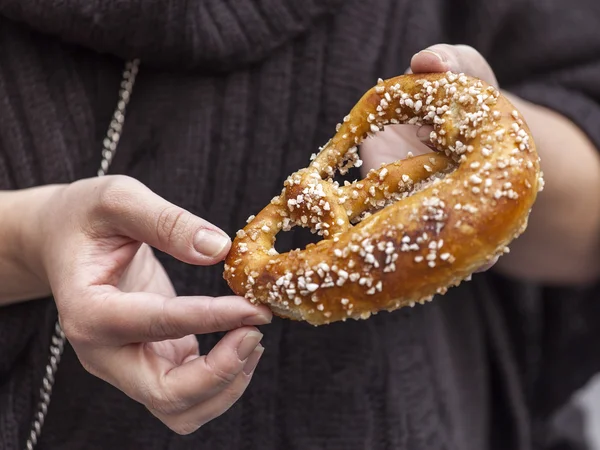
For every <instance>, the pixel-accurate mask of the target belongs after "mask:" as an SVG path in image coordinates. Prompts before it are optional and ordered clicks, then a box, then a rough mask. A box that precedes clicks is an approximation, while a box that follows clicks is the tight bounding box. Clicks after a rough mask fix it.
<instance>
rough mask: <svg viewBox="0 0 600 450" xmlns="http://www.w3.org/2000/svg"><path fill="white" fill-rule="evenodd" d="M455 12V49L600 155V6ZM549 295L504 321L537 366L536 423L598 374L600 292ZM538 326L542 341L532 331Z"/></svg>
mask: <svg viewBox="0 0 600 450" xmlns="http://www.w3.org/2000/svg"><path fill="white" fill-rule="evenodd" d="M453 6H454V7H453V8H451V9H452V11H451V13H449V14H448V19H449V20H448V21H447V22H446V26H447V29H448V33H449V34H450V36H451V40H452V43H453V44H466V45H470V46H472V47H474V48H475V49H477V50H478V51H479V52H481V53H482V54H483V56H484V57H485V58H486V60H487V61H488V62H489V64H490V65H491V66H492V68H493V70H494V72H495V74H496V77H497V79H498V82H499V84H500V87H501V88H502V89H504V90H506V91H508V92H511V93H513V94H515V95H517V96H519V97H521V98H523V99H525V100H527V101H530V102H532V103H534V104H537V105H540V106H543V107H546V108H549V109H551V110H554V111H556V112H557V113H559V114H561V115H563V116H564V117H566V118H567V119H569V120H570V121H571V122H572V123H574V124H575V125H576V126H578V127H579V128H580V129H581V130H582V131H583V132H584V133H585V134H587V136H588V138H589V139H590V140H591V142H592V143H593V144H594V145H595V146H596V148H597V149H600V29H599V28H600V2H599V1H598V0H569V1H568V2H566V1H564V0H506V1H502V2H483V1H473V0H455V2H454V3H453ZM457 23H459V24H461V25H460V26H456V24H457ZM565 151H568V149H565ZM503 283H504V284H506V283H510V281H508V280H504V281H503ZM543 292H544V293H543V298H542V299H541V301H540V303H539V305H538V306H539V308H534V309H532V310H531V311H528V312H527V313H526V315H525V316H523V317H522V318H521V320H518V318H517V317H515V315H514V314H508V313H507V316H508V317H507V318H506V321H507V324H509V328H510V329H511V330H512V332H511V334H513V336H514V343H515V351H516V352H517V353H523V352H525V351H527V352H530V355H529V357H530V358H532V361H535V367H536V369H535V370H534V371H530V370H529V369H530V368H531V367H529V368H527V367H524V368H523V370H524V372H527V374H526V375H525V377H526V378H527V379H528V380H529V381H530V382H531V383H532V385H531V386H530V387H531V388H532V391H533V393H534V395H533V397H532V398H531V401H532V404H531V405H529V406H530V408H531V410H532V415H533V416H534V417H537V418H539V417H549V416H551V415H552V414H553V413H554V412H555V411H556V410H557V409H558V408H560V407H561V406H562V405H564V404H565V402H568V401H569V398H570V397H571V395H572V394H573V392H574V391H576V390H577V389H580V388H581V387H582V386H583V385H585V384H586V382H587V381H588V380H589V379H590V378H591V377H592V376H594V374H596V373H597V372H598V371H600V357H599V356H598V351H597V344H598V340H599V339H600V327H599V326H598V317H600V316H599V315H598V311H599V310H600V307H599V306H598V305H599V303H598V296H599V294H600V284H597V285H595V286H587V287H585V288H556V287H548V288H546V289H544V291H543ZM513 300H515V299H514V298H511V297H510V296H509V297H506V298H505V299H504V301H505V304H506V305H512V306H513V307H514V310H523V309H524V308H523V305H518V304H516V303H515V302H513ZM515 301H516V300H515ZM540 322H541V323H542V329H543V330H542V331H541V333H542V334H541V336H536V335H535V334H532V333H533V329H532V325H531V324H532V323H540ZM527 336H528V337H527ZM527 349H529V350H527ZM532 372H535V373H532Z"/></svg>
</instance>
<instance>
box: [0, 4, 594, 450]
mask: <svg viewBox="0 0 600 450" xmlns="http://www.w3.org/2000/svg"><path fill="white" fill-rule="evenodd" d="M599 25H600V3H599V2H598V1H597V0H571V1H569V2H564V1H562V0H537V1H536V0H503V1H498V2H485V1H481V0H420V1H415V0H373V1H364V0H346V1H341V0H201V1H195V2H192V1H185V0H170V1H167V0H145V1H134V0H102V1H92V0H62V1H52V0H46V1H34V0H0V188H2V189H15V188H25V187H28V186H33V185H40V184H46V183H55V182H70V181H73V180H76V179H80V178H83V177H91V176H94V174H95V171H96V168H97V166H98V164H99V162H100V150H101V142H102V139H103V137H104V134H105V132H106V129H107V126H108V123H109V120H110V116H111V114H112V111H113V108H114V107H115V104H116V99H117V92H118V86H119V82H120V72H121V68H122V64H123V60H124V59H128V58H132V57H139V58H141V60H142V68H141V72H140V75H139V77H138V82H137V85H136V88H135V92H134V95H133V100H132V102H131V104H130V108H129V111H128V116H127V121H126V125H125V132H124V135H123V138H122V141H121V144H120V147H119V150H118V156H117V158H116V160H115V163H114V166H113V168H112V173H123V174H127V175H130V176H133V177H136V178H138V179H139V180H141V181H142V182H144V183H146V184H147V185H148V186H149V187H150V188H152V189H153V190H155V191H156V192H157V193H159V194H160V195H162V196H164V197H165V198H167V199H168V200H170V201H172V202H174V203H176V204H178V205H180V206H182V207H185V208H187V209H189V210H191V211H192V212H194V213H195V214H197V215H199V216H201V217H204V218H206V219H207V220H209V221H211V222H213V223H215V224H216V225H218V226H220V227H222V228H223V229H225V230H227V231H228V232H230V233H233V232H234V231H235V230H237V229H238V228H239V227H240V226H241V225H242V224H243V223H244V220H245V218H246V217H247V216H249V215H250V214H253V213H256V212H257V211H259V210H260V209H261V208H262V207H263V206H264V205H265V204H266V203H267V202H268V200H269V199H270V198H271V197H272V196H273V195H275V194H276V193H277V192H279V190H280V189H281V185H282V182H283V180H284V178H285V177H286V176H287V175H288V174H289V173H291V172H293V171H295V170H297V169H298V168H300V167H304V166H305V164H306V162H307V160H308V157H309V155H310V154H311V153H313V152H314V151H315V150H316V149H317V147H318V146H319V145H321V144H323V143H324V142H325V141H326V140H327V139H328V138H329V137H330V136H331V134H332V133H333V131H334V127H335V124H336V123H337V122H338V121H339V120H340V119H341V118H342V117H343V116H344V115H345V114H346V113H347V112H348V111H349V109H350V108H351V107H352V105H353V104H354V103H355V102H356V100H358V98H359V97H360V96H361V94H362V93H363V92H364V91H365V90H366V89H368V88H369V87H371V86H372V85H373V83H374V82H375V81H376V79H377V78H378V77H383V78H385V77H389V76H393V75H397V74H400V73H402V72H403V71H404V70H405V69H406V68H407V66H408V64H409V61H410V57H411V56H412V55H413V54H414V53H415V52H417V51H419V50H421V49H423V48H425V47H427V46H428V45H431V44H434V43H439V42H451V43H465V44H470V45H473V46H474V47H476V48H477V49H478V50H479V51H480V52H481V53H483V55H484V56H485V57H486V58H487V59H488V61H489V62H490V63H491V65H492V66H493V68H494V70H495V71H496V74H497V76H498V78H499V80H500V83H501V85H502V87H503V88H505V89H508V90H512V91H513V92H514V93H516V94H518V95H521V96H523V97H524V98H526V99H529V100H531V101H533V102H536V103H540V104H543V105H546V106H548V107H551V108H554V109H556V110H558V111H559V112H561V113H562V114H565V115H566V116H568V117H569V118H571V119H572V120H573V121H575V123H577V124H578V125H579V126H581V127H582V128H583V129H584V130H585V131H586V132H587V133H588V134H589V136H590V137H591V138H592V139H593V140H594V142H596V144H600V106H599V104H598V102H599V101H600V32H599V29H598V27H599ZM566 176H572V177H574V178H575V177H576V174H567V175H566ZM82 201H85V199H82ZM284 241H285V244H284V245H287V246H291V245H303V242H304V238H303V236H302V235H300V234H296V233H289V234H287V235H285V237H284ZM160 257H161V260H162V261H163V263H164V264H165V267H166V269H167V271H168V273H169V274H170V276H171V278H172V280H173V282H174V285H175V286H176V289H177V290H178V292H179V293H180V294H208V295H218V294H225V293H228V289H227V287H226V285H225V283H224V282H223V280H222V276H221V272H222V265H219V266H216V267H211V268H198V267H191V266H188V265H184V264H182V263H178V262H176V261H174V260H173V259H171V258H167V257H164V255H160ZM548 295H551V296H553V298H554V299H545V297H547V296H548ZM564 296H569V297H570V300H569V302H568V303H565V302H564V301H563V298H562V297H564ZM591 298H592V297H591V296H588V297H585V296H584V295H583V293H581V292H574V291H572V290H565V291H560V292H558V291H556V290H552V291H550V292H549V293H547V292H546V291H544V290H542V289H541V288H538V287H535V286H527V285H524V284H522V283H519V282H517V281H514V280H504V279H498V278H496V277H494V276H493V275H491V274H486V275H477V276H476V277H475V278H474V281H473V282H471V283H467V284H465V285H464V286H462V287H460V288H458V289H453V290H451V291H450V292H449V293H448V294H447V295H446V296H444V297H439V298H437V299H436V300H435V301H434V302H433V303H431V304H428V305H426V306H423V307H416V308H414V309H410V310H401V311H397V312H395V313H392V314H387V313H386V314H380V315H378V316H376V317H374V318H373V319H370V320H368V321H363V322H350V323H343V324H334V325H331V326H326V327H321V328H313V327H310V326H307V325H305V324H302V323H292V322H289V321H283V320H275V321H274V322H273V323H272V324H271V325H269V326H266V327H264V328H263V331H264V333H265V338H264V341H263V342H264V345H265V347H266V352H265V355H264V357H263V359H262V361H261V364H260V365H259V368H258V370H257V373H256V375H255V376H254V379H253V381H252V384H251V386H250V388H249V389H248V391H247V392H246V394H245V395H244V396H243V398H242V400H240V401H239V403H238V404H236V405H235V406H234V407H233V408H232V409H231V410H230V411H229V412H227V413H226V414H225V415H224V416H222V417H221V418H219V419H217V420H214V421H213V422H211V423H210V424H208V425H206V426H205V427H204V428H202V429H201V430H200V431H198V432H197V433H195V434H193V435H191V436H187V437H181V436H178V435H175V434H174V433H172V432H170V431H169V430H168V429H167V428H166V427H165V426H163V425H162V424H161V423H160V422H158V421H157V420H156V419H154V418H153V417H152V416H151V415H150V414H149V413H148V412H147V411H146V410H145V409H144V408H143V407H142V406H140V405H138V404H136V403H135V402H133V401H132V400H129V399H128V398H127V397H126V396H124V395H123V394H122V393H120V392H119V391H117V390H116V389H114V388H112V387H111V386H109V385H107V384H106V383H104V382H102V381H100V380H98V379H96V378H94V377H93V376H91V375H88V374H87V373H86V372H85V371H84V370H83V369H82V367H81V366H80V364H79V363H78V361H77V358H76V356H75V355H74V353H73V351H72V349H71V348H67V349H66V352H65V356H64V359H63V362H62V363H61V366H60V369H59V372H58V379H57V383H56V387H55V392H54V396H53V400H52V404H51V407H50V411H49V416H48V418H47V421H46V424H45V426H44V429H43V433H42V439H41V443H40V445H39V448H40V449H75V448H82V449H84V448H85V449H88V450H92V449H144V450H152V449H157V450H158V449H174V450H180V449H181V450H182V449H206V450H230V449H247V450H254V449H256V450H259V449H260V450H280V449H282V450H283V449H286V450H287V449H289V450H313V449H314V450H321V449H339V450H359V449H360V450H371V449H372V450H388V449H390V450H391V449H394V450H437V449H440V450H441V449H451V450H486V449H491V448H494V449H502V450H526V449H530V448H532V445H533V444H532V442H533V440H534V438H532V435H537V432H536V433H533V432H532V430H537V427H538V426H539V427H541V428H540V430H542V431H541V432H540V433H539V434H540V435H542V436H543V435H544V434H545V433H544V420H545V418H546V417H547V416H548V414H549V413H550V412H552V411H553V410H554V409H555V408H556V407H557V406H558V405H560V404H561V403H562V402H564V401H565V399H566V397H567V396H568V395H569V394H570V393H571V392H572V391H573V389H575V388H576V387H578V386H579V385H581V383H583V382H584V381H585V380H586V378H587V377H589V376H590V374H591V373H592V372H593V370H596V369H597V368H598V366H600V364H599V363H598V359H599V357H598V355H597V354H594V352H593V351H592V349H593V348H595V347H594V346H593V344H590V342H593V339H596V341H595V342H598V338H599V336H597V334H598V331H595V333H596V336H595V337H594V336H593V333H594V331H593V329H592V327H591V326H590V324H593V321H594V320H600V319H598V318H597V317H598V314H599V313H600V311H598V309H599V307H598V306H594V303H593V302H592V301H591V300H590V299H591ZM598 303H600V302H596V304H598ZM594 308H595V309H594ZM55 315H56V312H55V309H54V305H53V302H52V301H51V300H50V299H43V300H39V301H36V302H29V303H27V304H22V305H16V306H11V307H7V308H4V309H2V310H0V448H2V449H7V450H8V449H15V450H16V449H20V448H22V447H23V443H24V441H25V438H26V435H27V434H28V431H29V426H30V423H31V419H32V414H33V408H34V406H35V402H36V401H37V398H38V391H39V387H40V382H41V379H42V375H43V370H44V365H45V363H46V360H47V355H48V345H49V339H50V335H51V331H52V326H53V321H54V320H55ZM594 315H595V317H596V318H595V319H594ZM573 318H575V319H577V320H578V322H577V327H573V326H572V324H573V322H572V320H573ZM567 319H568V320H567ZM596 328H598V327H596ZM557 330H559V331H557ZM218 338H219V336H216V335H211V336H200V337H199V340H200V345H201V349H202V350H203V351H206V350H207V349H209V348H210V347H211V346H212V345H214V343H215V342H216V341H217V339H218ZM573 349H576V350H577V352H578V353H576V354H577V355H579V357H578V358H574V359H575V363H574V364H573V363H572V361H571V364H570V365H565V364H562V363H561V364H559V365H558V366H556V365H554V364H552V363H551V362H549V361H550V360H551V359H560V358H562V360H561V361H565V362H569V358H571V359H573V355H574V354H575V353H574V352H573ZM557 381H558V382H557ZM534 425H535V426H534Z"/></svg>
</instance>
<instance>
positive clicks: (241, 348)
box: [237, 331, 263, 361]
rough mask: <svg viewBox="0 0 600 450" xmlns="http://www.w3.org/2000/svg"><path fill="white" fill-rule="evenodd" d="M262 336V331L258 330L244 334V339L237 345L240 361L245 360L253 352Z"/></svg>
mask: <svg viewBox="0 0 600 450" xmlns="http://www.w3.org/2000/svg"><path fill="white" fill-rule="evenodd" d="M262 337H263V335H262V333H259V332H258V331H250V332H248V334H247V335H246V336H244V339H242V341H241V342H240V343H239V345H238V347H237V354H238V358H239V360H240V361H244V360H245V359H246V358H248V357H249V356H250V355H251V354H252V352H253V351H254V350H255V349H256V346H257V345H258V343H259V342H260V341H261V339H262Z"/></svg>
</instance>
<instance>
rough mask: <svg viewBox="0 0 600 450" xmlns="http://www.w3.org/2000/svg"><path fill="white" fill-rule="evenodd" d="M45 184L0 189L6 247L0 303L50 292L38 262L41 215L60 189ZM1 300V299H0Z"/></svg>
mask: <svg viewBox="0 0 600 450" xmlns="http://www.w3.org/2000/svg"><path fill="white" fill-rule="evenodd" d="M60 188H61V187H60V186H59V185H49V186H42V187H35V188H29V189H22V190H18V191H10V192H4V193H2V196H3V197H4V198H3V200H4V201H3V202H2V203H3V205H2V207H1V208H0V215H1V216H2V220H1V222H2V234H4V238H5V239H3V240H4V242H6V243H7V245H6V247H5V248H4V249H3V250H2V253H1V259H2V261H1V262H0V265H1V266H2V268H3V270H2V272H4V273H3V274H0V278H4V277H7V279H6V280H4V286H5V289H0V303H6V302H12V301H23V300H29V299H33V298H41V297H45V296H47V295H50V294H51V290H50V286H49V283H48V277H47V276H46V271H45V269H44V267H43V264H42V251H43V250H42V249H43V248H44V239H45V234H46V233H45V231H44V226H43V225H44V217H46V216H47V213H46V211H47V210H48V208H50V205H51V201H50V199H51V197H52V196H53V195H55V193H56V192H57V191H58V190H59V189H60ZM3 300H4V301H3Z"/></svg>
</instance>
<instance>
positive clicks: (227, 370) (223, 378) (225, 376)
mask: <svg viewBox="0 0 600 450" xmlns="http://www.w3.org/2000/svg"><path fill="white" fill-rule="evenodd" d="M236 359H237V357H236ZM205 361H206V366H207V369H208V371H209V373H210V374H211V376H212V378H213V380H214V382H215V384H216V385H217V386H218V388H219V389H222V388H224V387H226V386H229V385H230V384H231V383H232V382H233V381H234V380H235V378H236V376H237V373H236V371H235V369H234V368H233V367H218V366H217V365H216V364H215V363H214V362H212V359H210V358H206V359H205Z"/></svg>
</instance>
